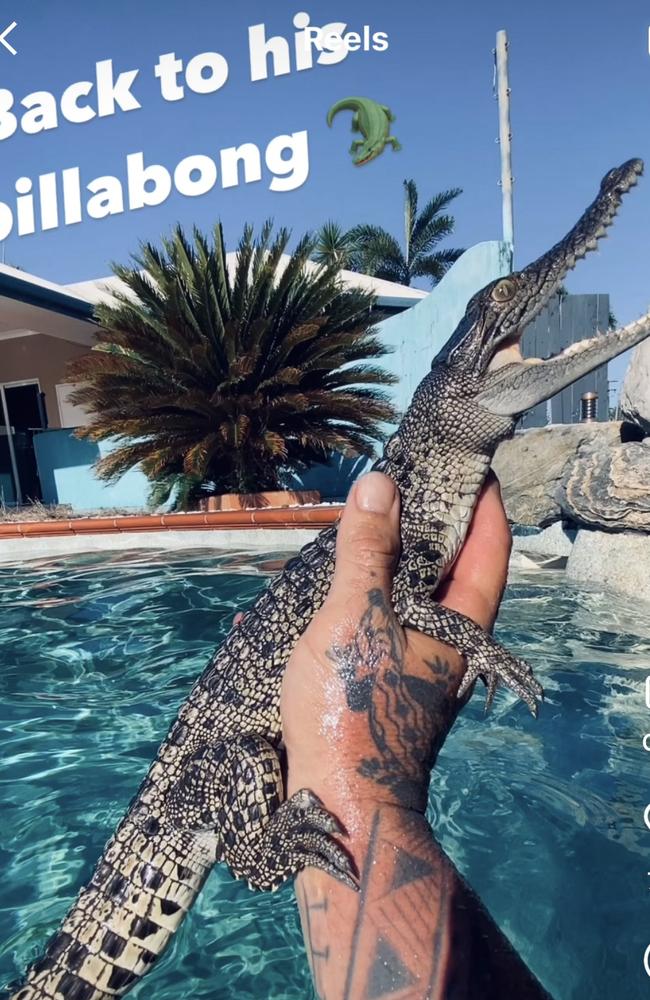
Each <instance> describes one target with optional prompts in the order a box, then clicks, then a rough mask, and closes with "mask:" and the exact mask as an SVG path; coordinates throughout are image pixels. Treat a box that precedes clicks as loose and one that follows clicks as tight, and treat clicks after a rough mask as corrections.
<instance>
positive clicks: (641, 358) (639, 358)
mask: <svg viewBox="0 0 650 1000" xmlns="http://www.w3.org/2000/svg"><path fill="white" fill-rule="evenodd" d="M621 410H622V412H623V415H624V417H625V418H626V420H630V421H632V423H635V424H638V425H639V427H641V428H642V429H643V430H644V432H645V433H646V434H650V340H644V341H643V342H642V343H641V344H639V345H638V347H636V348H635V351H634V353H633V355H632V360H631V361H630V365H629V368H628V370H627V372H626V374H625V379H624V381H623V388H622V389H621Z"/></svg>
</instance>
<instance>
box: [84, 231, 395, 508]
mask: <svg viewBox="0 0 650 1000" xmlns="http://www.w3.org/2000/svg"><path fill="white" fill-rule="evenodd" d="M288 240H289V234H288V232H287V231H286V230H284V229H282V230H280V231H279V233H278V235H277V236H275V237H274V238H273V237H272V227H271V224H270V223H266V224H265V225H264V227H263V228H262V230H261V233H260V236H259V238H257V239H255V238H254V235H253V230H252V228H251V227H250V226H247V227H246V228H245V230H244V234H243V237H242V239H241V241H240V243H239V246H238V252H237V257H236V265H235V267H234V269H233V273H232V274H230V273H229V269H228V266H227V263H226V249H225V245H224V239H223V232H222V228H221V225H217V226H216V228H215V230H214V234H213V238H212V241H211V242H210V241H209V240H208V239H207V238H206V237H205V236H204V235H202V234H201V233H200V232H199V231H198V230H196V229H195V230H194V233H193V242H192V241H190V240H189V239H188V238H187V236H186V235H185V233H184V232H183V230H182V229H181V228H180V227H177V228H176V230H175V231H174V233H173V235H172V237H171V238H170V239H165V240H163V245H162V249H158V248H156V247H155V246H153V245H151V244H150V243H146V244H143V245H141V247H140V253H139V254H138V255H136V256H134V258H133V262H134V264H135V265H136V266H135V267H127V266H121V265H113V270H114V273H115V274H116V275H117V276H118V278H120V279H121V280H122V282H124V285H125V286H126V289H125V290H124V291H118V292H115V293H114V297H113V301H112V302H109V303H105V304H104V303H102V304H100V305H99V306H98V307H97V313H96V316H97V320H98V323H99V325H100V329H99V332H98V335H97V341H98V342H97V344H96V345H95V346H94V347H93V349H92V351H91V352H90V353H89V354H87V355H85V356H84V357H82V358H80V359H78V360H77V361H75V362H73V363H72V364H71V366H70V368H69V378H70V379H71V380H72V381H75V382H77V383H81V385H80V388H79V389H77V390H76V391H75V392H74V394H73V397H72V398H73V399H74V402H75V403H76V404H77V405H80V406H83V407H85V408H86V410H88V411H89V412H90V413H91V414H92V416H91V420H90V423H89V424H88V426H87V427H84V428H80V429H79V431H78V432H77V433H78V435H79V436H80V437H83V438H88V439H90V440H91V441H106V440H109V439H110V440H113V441H116V442H117V447H116V448H115V450H113V451H111V452H110V453H109V454H108V455H106V456H105V457H104V458H102V459H101V460H100V461H99V462H98V463H97V465H96V471H97V474H98V475H99V476H100V478H102V479H105V480H109V481H110V480H115V479H117V478H118V477H119V476H121V475H122V474H123V473H125V472H126V471H127V470H128V469H131V468H133V467H134V466H137V465H139V466H140V467H141V468H142V470H143V472H144V473H145V474H146V475H147V476H148V478H149V479H150V480H151V482H152V483H153V484H154V489H153V497H154V499H155V501H156V502H157V503H162V502H163V501H164V500H165V499H166V498H168V497H169V496H170V494H171V493H172V491H174V490H175V491H177V506H183V507H185V506H187V505H188V504H189V503H190V502H191V501H195V500H196V499H197V497H198V496H200V495H201V487H202V486H203V485H204V484H206V483H212V484H213V488H214V490H215V491H216V492H220V493H224V492H241V493H250V492H256V491H260V490H268V489H275V488H277V487H278V486H279V485H280V483H281V479H282V475H283V472H284V471H285V470H287V469H302V468H306V467H308V466H310V465H312V464H313V463H316V462H319V461H322V460H324V459H325V458H326V457H327V455H328V454H329V453H330V452H331V451H339V452H343V453H344V454H348V455H359V454H363V455H372V454H373V452H374V444H375V442H377V441H379V440H381V439H382V438H383V436H384V428H383V423H384V422H394V421H395V420H396V418H397V415H396V413H395V410H394V408H393V406H392V405H391V403H390V402H389V400H388V398H387V396H386V394H385V392H384V391H383V390H382V389H381V388H380V387H382V386H386V385H390V384H391V383H393V382H394V381H395V380H394V378H393V377H392V376H391V375H389V374H388V373H387V372H385V371H384V370H383V369H382V368H379V367H377V366H375V365H373V364H368V363H367V361H368V359H375V358H380V357H382V356H383V355H384V354H386V353H387V348H385V347H384V346H383V345H382V344H381V342H380V341H379V339H378V338H377V337H376V336H375V333H374V330H373V325H372V324H373V322H374V319H375V317H374V316H372V315H371V308H372V306H373V297H372V296H371V295H369V294H367V293H365V292H361V291H358V290H344V289H343V288H342V287H341V286H340V284H339V282H338V279H337V268H336V266H334V265H329V266H321V267H318V266H315V265H313V264H309V262H308V258H309V256H310V254H311V253H312V252H313V248H314V243H313V240H311V239H309V238H308V237H305V238H303V239H302V240H301V241H300V242H299V244H298V246H297V248H296V250H295V252H294V253H293V254H292V255H291V256H290V257H287V256H286V255H285V256H283V254H284V251H285V249H286V247H287V243H288ZM179 491H180V492H179Z"/></svg>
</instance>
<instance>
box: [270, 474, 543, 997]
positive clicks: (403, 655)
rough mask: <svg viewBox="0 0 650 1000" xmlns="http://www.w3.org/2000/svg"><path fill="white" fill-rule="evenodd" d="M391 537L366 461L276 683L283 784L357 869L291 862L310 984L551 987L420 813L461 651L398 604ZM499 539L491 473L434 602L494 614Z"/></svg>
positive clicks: (394, 526)
mask: <svg viewBox="0 0 650 1000" xmlns="http://www.w3.org/2000/svg"><path fill="white" fill-rule="evenodd" d="M398 547H399V498H398V496H397V495H396V491H395V489H394V487H393V484H392V482H391V481H390V480H389V479H388V478H387V477H385V476H382V475H380V474H379V473H370V474H369V475H368V476H365V477H364V478H363V479H361V480H360V481H359V483H358V484H357V486H356V487H355V488H354V489H353V491H352V493H351V496H350V499H349V501H348V504H347V506H346V510H345V512H344V515H343V518H342V520H341V524H340V527H339V537H338V542H337V560H336V571H335V575H334V580H333V583H332V588H331V592H330V595H329V597H328V599H327V601H326V603H325V604H324V606H323V608H322V609H321V611H320V612H319V614H318V615H317V616H316V617H315V618H314V620H313V622H312V624H311V625H310V627H309V628H308V629H307V631H306V633H305V635H304V636H303V637H302V639H301V640H300V642H299V643H298V644H297V646H296V649H295V651H294V654H293V656H292V658H291V661H290V663H289V665H288V668H287V671H286V675H285V683H284V685H283V693H282V715H283V730H284V736H285V742H286V747H287V757H288V789H287V792H288V794H289V795H290V794H292V792H294V791H295V790H297V789H298V788H301V787H309V788H311V789H312V790H313V791H314V792H316V794H317V795H319V796H320V798H321V799H322V800H323V802H324V803H325V805H326V806H327V808H328V809H330V810H331V811H332V812H333V813H334V814H335V815H336V816H338V818H339V819H340V820H341V822H342V823H343V825H344V827H345V829H346V831H347V835H348V839H347V841H346V845H347V847H348V849H349V850H350V852H351V854H352V856H353V858H354V860H355V862H356V865H357V869H358V872H359V892H358V893H353V892H351V891H350V890H349V889H346V888H345V887H344V886H342V885H341V884H340V883H338V882H334V881H333V880H332V879H331V878H329V877H328V876H326V875H324V874H323V873H322V872H319V871H317V870H316V869H314V868H310V869H307V871H305V872H303V873H302V874H301V875H300V876H299V877H298V880H297V883H296V893H297V896H298V902H299V907H300V912H301V918H302V926H303V932H304V936H305V943H306V947H307V952H308V955H309V960H310V965H311V969H312V976H313V981H314V988H315V992H316V995H317V996H318V997H319V1000H425V998H426V1000H469V998H472V1000H474V998H475V1000H479V998H480V1000H497V998H499V1000H501V998H504V997H517V1000H542V998H547V1000H548V994H547V993H545V991H544V990H543V989H542V987H541V986H540V985H539V983H538V982H537V980H536V979H535V978H534V976H533V975H532V974H531V973H530V972H529V970H528V969H527V967H526V966H525V965H524V963H523V962H522V960H521V959H520V958H519V956H518V955H517V954H516V952H515V951H514V950H513V949H512V947H511V945H510V944H509V943H508V941H507V940H506V939H505V937H504V936H503V935H502V934H501V932H500V931H499V929H498V928H497V927H496V925H495V924H494V922H493V921H492V919H491V918H490V916H489V915H488V914H487V912H486V911H485V910H484V909H483V907H482V905H481V904H480V902H479V901H478V899H477V898H476V897H475V896H474V894H473V893H472V891H471V890H470V889H469V887H468V886H467V885H466V884H465V883H464V882H463V880H462V878H461V877H460V875H459V874H458V872H457V871H456V869H455V868H454V866H453V865H452V863H451V862H450V860H449V859H448V858H447V856H446V855H445V854H444V852H443V851H442V850H441V848H440V847H439V846H438V845H437V844H436V842H435V840H434V839H433V836H432V831H431V829H430V827H429V825H428V823H427V822H426V820H425V818H424V810H425V807H426V800H427V790H428V783H429V773H430V770H431V768H432V767H433V765H434V763H435V759H436V756H437V754H438V752H439V750H440V747H441V746H442V744H443V743H444V740H445V737H446V736H447V733H448V732H449V730H450V728H451V726H452V725H453V722H454V719H455V717H456V714H457V712H458V709H459V704H458V700H457V698H456V692H457V690H458V687H459V685H460V681H461V679H462V676H463V670H464V667H463V664H462V662H461V660H460V657H459V656H458V655H457V654H456V653H455V651H454V650H452V649H450V648H448V647H446V646H444V645H442V644H440V643H437V642H435V641H434V640H431V639H429V638H427V637H425V636H423V635H421V634H419V633H417V632H413V631H411V630H406V631H404V630H403V629H402V628H401V627H400V626H399V623H398V622H397V621H396V619H395V618H394V616H393V613H392V610H391V605H390V592H391V581H392V573H393V569H394V566H395V561H396V558H397V553H398ZM509 547H510V536H509V531H508V526H507V522H506V520H505V515H504V513H503V508H502V505H501V501H500V497H499V491H498V485H497V484H496V482H494V481H493V482H491V483H490V484H489V485H488V487H487V488H486V490H485V491H484V493H483V495H482V497H481V500H480V501H479V504H478V506H477V510H476V513H475V516H474V520H473V523H472V526H471V529H470V532H469V535H468V538H467V541H466V543H465V546H464V548H463V550H462V552H461V554H460V556H459V558H458V560H457V561H456V564H455V566H454V568H453V571H452V573H451V575H450V577H449V578H448V579H447V581H446V583H445V586H444V589H443V591H441V593H440V594H439V597H440V600H441V602H442V603H445V604H447V605H448V606H450V607H454V608H456V609H457V610H460V611H463V612H464V613H465V614H467V615H469V616H470V617H472V618H474V620H475V621H477V622H479V623H480V624H481V625H482V626H484V627H486V628H489V627H491V625H492V624H493V621H494V617H495V615H496V610H497V608H498V604H499V601H500V598H501V593H502V590H503V586H504V584H505V577H506V572H507V563H508V555H509ZM485 567H489V570H488V571H487V572H486V569H485Z"/></svg>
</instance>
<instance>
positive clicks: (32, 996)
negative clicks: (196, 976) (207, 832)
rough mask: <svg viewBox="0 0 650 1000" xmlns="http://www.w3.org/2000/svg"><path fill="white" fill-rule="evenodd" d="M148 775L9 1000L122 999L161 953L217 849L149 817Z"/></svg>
mask: <svg viewBox="0 0 650 1000" xmlns="http://www.w3.org/2000/svg"><path fill="white" fill-rule="evenodd" d="M155 768H156V764H154V766H153V768H152V772H153V771H154V770H155ZM152 772H150V778H149V779H147V781H145V784H144V785H143V787H142V789H141V790H140V793H139V795H138V797H137V798H136V800H135V801H134V803H133V805H132V807H131V809H130V810H129V812H128V814H127V815H126V817H125V818H124V820H123V821H122V823H121V824H120V826H119V827H118V829H117V831H116V832H115V835H114V836H113V838H112V839H111V840H110V841H109V843H108V844H107V846H106V849H105V851H104V853H103V855H102V857H101V860H100V861H99V864H98V865H97V867H96V869H95V871H94V873H93V876H92V878H91V880H90V882H89V883H88V885H86V886H85V887H84V888H83V889H82V890H81V892H80V893H79V896H78V897H77V900H76V902H75V903H74V905H73V906H72V908H71V910H70V911H69V913H68V914H67V916H66V917H65V919H64V921H63V923H62V924H61V926H60V928H59V930H58V931H57V932H56V934H55V935H54V937H52V939H51V940H50V942H49V944H48V945H47V947H46V949H45V952H44V953H43V955H42V956H41V957H40V958H38V959H37V960H36V961H35V962H34V963H33V964H32V965H31V966H30V968H29V969H28V971H27V973H26V975H25V978H24V980H23V983H22V985H21V986H19V987H17V988H16V989H15V992H14V993H13V994H12V995H11V997H10V1000H62V998H64V1000H108V998H109V997H110V998H114V997H120V996H123V995H124V994H125V993H127V992H128V991H129V990H130V989H131V988H132V987H133V986H134V985H135V984H136V983H137V981H138V980H139V979H140V978H141V977H142V976H143V975H144V974H145V973H146V972H148V971H149V969H150V968H151V967H152V966H153V964H154V962H155V961H156V959H157V958H158V956H159V955H160V954H161V953H162V952H163V951H164V949H165V948H166V946H167V944H168V943H169V941H170V939H171V937H172V935H173V934H174V932H175V931H176V930H177V928H178V926H179V925H180V923H181V921H182V919H183V917H184V916H185V914H186V913H187V911H188V910H189V908H190V906H191V905H192V903H193V902H194V899H195V898H196V896H197V894H198V892H199V890H200V888H201V886H202V885H203V882H204V881H205V878H206V877H207V875H208V873H209V871H210V868H211V867H212V864H213V863H214V849H213V847H212V848H210V845H209V844H208V842H207V841H206V840H204V839H202V838H201V837H200V836H198V835H197V834H195V833H192V832H187V831H179V830H176V829H174V828H172V827H170V826H167V825H165V826H161V825H160V824H159V822H158V820H156V819H155V818H154V816H155V811H152V810H151V809H150V808H147V807H146V806H145V805H144V802H143V797H144V796H145V795H146V787H147V784H149V785H150V786H151V785H152V784H153V782H152V781H151V774H152ZM145 810H146V815H147V818H145V819H144V820H143V819H142V815H143V813H144V812H145Z"/></svg>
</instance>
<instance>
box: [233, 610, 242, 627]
mask: <svg viewBox="0 0 650 1000" xmlns="http://www.w3.org/2000/svg"><path fill="white" fill-rule="evenodd" d="M243 617H244V612H243V611H238V612H237V614H236V615H234V616H233V620H232V624H233V628H234V626H235V625H239V623H240V621H241V620H242V618H243Z"/></svg>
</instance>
